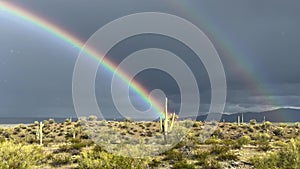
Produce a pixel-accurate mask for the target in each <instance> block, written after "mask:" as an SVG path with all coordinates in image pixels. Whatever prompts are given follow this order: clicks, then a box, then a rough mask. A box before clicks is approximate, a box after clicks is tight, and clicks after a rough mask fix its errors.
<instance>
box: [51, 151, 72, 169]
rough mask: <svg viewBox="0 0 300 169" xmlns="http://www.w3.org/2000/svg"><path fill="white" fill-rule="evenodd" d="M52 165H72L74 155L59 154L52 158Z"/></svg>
mask: <svg viewBox="0 0 300 169" xmlns="http://www.w3.org/2000/svg"><path fill="white" fill-rule="evenodd" d="M50 159H51V161H52V162H51V165H53V166H61V165H66V164H71V163H72V162H73V159H72V155H71V154H69V153H58V154H53V155H52V156H50Z"/></svg>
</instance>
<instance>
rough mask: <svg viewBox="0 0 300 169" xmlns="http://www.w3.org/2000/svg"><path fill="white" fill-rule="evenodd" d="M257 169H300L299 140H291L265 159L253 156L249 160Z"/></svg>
mask: <svg viewBox="0 0 300 169" xmlns="http://www.w3.org/2000/svg"><path fill="white" fill-rule="evenodd" d="M250 161H251V162H252V163H253V165H254V167H255V168H257V169H265V168H279V169H299V168H300V139H299V138H298V139H291V140H290V143H288V144H287V145H286V146H285V147H284V148H283V149H281V150H280V151H279V152H277V153H272V154H269V155H267V156H265V157H259V156H254V157H253V158H251V159H250Z"/></svg>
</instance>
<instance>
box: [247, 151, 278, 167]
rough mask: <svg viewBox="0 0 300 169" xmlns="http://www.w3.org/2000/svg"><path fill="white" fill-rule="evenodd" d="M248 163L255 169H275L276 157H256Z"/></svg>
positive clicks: (274, 155)
mask: <svg viewBox="0 0 300 169" xmlns="http://www.w3.org/2000/svg"><path fill="white" fill-rule="evenodd" d="M250 161H251V163H252V164H253V166H254V168H256V169H266V168H277V167H276V166H277V161H278V156H277V155H276V154H270V155H269V156H267V157H260V156H257V155H256V156H254V157H252V158H251V159H250Z"/></svg>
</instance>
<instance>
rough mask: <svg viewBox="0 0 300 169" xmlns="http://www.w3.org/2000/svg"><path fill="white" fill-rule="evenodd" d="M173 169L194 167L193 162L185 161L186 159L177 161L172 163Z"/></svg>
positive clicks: (190, 168) (191, 168)
mask: <svg viewBox="0 0 300 169" xmlns="http://www.w3.org/2000/svg"><path fill="white" fill-rule="evenodd" d="M173 169H195V166H194V165H193V164H189V163H187V161H186V160H185V161H179V162H177V163H175V164H174V166H173Z"/></svg>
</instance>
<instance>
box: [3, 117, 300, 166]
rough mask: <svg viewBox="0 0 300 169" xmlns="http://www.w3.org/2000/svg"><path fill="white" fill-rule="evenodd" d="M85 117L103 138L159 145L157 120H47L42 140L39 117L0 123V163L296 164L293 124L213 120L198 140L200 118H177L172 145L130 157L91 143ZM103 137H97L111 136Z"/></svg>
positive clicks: (298, 145)
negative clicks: (207, 133) (3, 125)
mask: <svg viewBox="0 0 300 169" xmlns="http://www.w3.org/2000/svg"><path fill="white" fill-rule="evenodd" d="M86 122H90V123H91V124H92V125H95V126H102V127H107V128H109V129H113V130H110V132H111V133H105V134H107V135H103V136H105V137H109V138H114V136H115V134H116V133H114V131H118V132H119V133H120V135H121V137H122V138H124V139H125V140H126V138H128V137H130V136H132V137H133V136H134V137H137V138H139V139H143V142H138V140H137V142H136V143H132V142H131V144H132V146H133V147H131V148H132V149H134V148H135V149H136V150H137V151H138V150H139V148H140V147H141V145H142V146H144V147H147V146H148V144H151V145H152V144H154V143H153V142H151V139H157V140H160V141H161V144H164V143H165V141H166V140H164V137H163V133H162V131H161V124H160V122H159V121H157V122H133V121H130V120H126V121H122V122H116V121H98V120H97V117H95V116H91V117H88V118H86V119H81V120H79V121H75V122H74V121H72V120H71V119H67V120H66V121H65V122H63V123H57V122H55V120H54V119H49V120H45V121H43V122H42V123H43V126H42V139H43V140H42V144H41V142H40V138H41V137H40V133H39V132H40V123H39V122H35V123H33V124H29V125H23V124H20V125H17V126H15V127H6V128H0V168H1V169H2V168H3V169H10V168H20V169H22V168H24V169H25V168H64V169H69V168H78V169H94V168H95V169H97V168H99V169H100V168H101V169H102V168H104V169H114V168H121V169H123V168H124V169H127V168H132V169H135V168H138V169H139V168H140V169H144V168H174V169H179V168H180V169H181V168H183V169H194V168H203V169H213V168H215V169H218V168H220V169H221V168H261V169H264V168H278V169H299V168H300V138H299V137H300V134H299V133H300V131H299V130H300V125H299V123H295V124H285V123H279V124H273V123H271V122H267V121H266V122H264V123H257V122H256V121H255V120H251V121H250V123H241V124H237V123H219V124H218V127H217V128H216V130H214V132H213V133H212V135H211V137H210V138H209V139H207V140H202V137H201V131H202V129H203V127H204V125H205V123H204V122H196V123H193V122H192V121H190V120H187V121H180V122H178V121H177V124H182V125H184V126H188V127H190V129H191V130H189V132H188V133H187V134H186V136H185V137H184V138H183V139H181V141H180V142H179V143H178V144H176V145H175V146H174V147H173V148H171V149H169V150H167V151H164V152H162V153H160V154H158V155H155V156H151V157H142V156H141V158H131V157H125V156H118V155H117V154H113V153H110V152H109V151H108V150H107V147H103V146H102V145H97V144H95V143H94V142H93V140H92V139H90V137H89V134H88V133H87V131H86V130H84V124H85V123H86ZM181 130H182V129H181V128H180V127H178V126H176V125H174V128H173V129H172V131H176V134H178V135H174V134H173V135H172V134H170V135H169V138H168V139H170V140H171V139H172V138H176V137H181V136H182V135H181V134H182V133H183V132H184V131H181ZM97 132H104V131H97ZM105 137H103V138H102V139H104V140H103V141H111V140H109V139H107V140H105V139H106V138H105ZM115 138H118V137H115ZM118 143H120V141H119V140H114V143H112V145H118ZM134 146H136V147H134Z"/></svg>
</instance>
